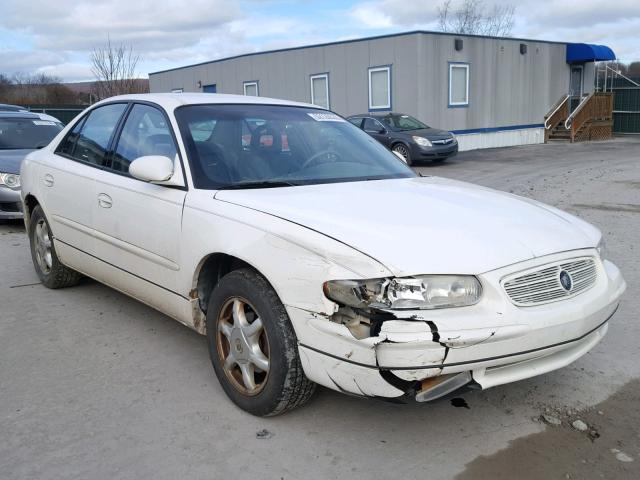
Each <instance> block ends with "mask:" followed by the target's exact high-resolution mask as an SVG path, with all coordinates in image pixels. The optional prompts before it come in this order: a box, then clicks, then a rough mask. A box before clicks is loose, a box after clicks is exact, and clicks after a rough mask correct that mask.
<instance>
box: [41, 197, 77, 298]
mask: <svg viewBox="0 0 640 480" xmlns="http://www.w3.org/2000/svg"><path fill="white" fill-rule="evenodd" d="M29 242H30V244H31V258H32V259H33V266H34V267H35V269H36V273H37V274H38V277H40V281H41V282H42V284H43V285H44V286H45V287H47V288H52V289H56V288H65V287H72V286H74V285H76V284H77V283H78V282H79V281H80V278H82V275H80V274H79V273H78V272H76V271H75V270H72V269H70V268H68V267H65V266H64V265H63V264H62V263H61V262H60V260H59V259H58V255H57V254H56V248H55V245H54V244H53V236H52V235H51V229H50V228H49V222H48V221H47V218H46V217H45V216H44V212H43V211H42V208H41V207H40V205H37V206H36V207H35V208H34V209H33V212H32V213H31V221H30V222H29Z"/></svg>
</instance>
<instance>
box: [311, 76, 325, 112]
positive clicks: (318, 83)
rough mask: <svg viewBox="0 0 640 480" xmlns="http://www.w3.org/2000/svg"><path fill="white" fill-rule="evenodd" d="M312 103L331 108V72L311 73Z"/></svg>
mask: <svg viewBox="0 0 640 480" xmlns="http://www.w3.org/2000/svg"><path fill="white" fill-rule="evenodd" d="M311 103H313V104H314V105H317V106H319V107H323V108H326V109H328V108H329V74H328V73H319V74H317V75H311Z"/></svg>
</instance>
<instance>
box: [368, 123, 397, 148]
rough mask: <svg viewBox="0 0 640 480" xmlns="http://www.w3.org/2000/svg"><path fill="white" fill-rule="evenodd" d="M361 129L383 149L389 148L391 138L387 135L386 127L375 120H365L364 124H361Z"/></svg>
mask: <svg viewBox="0 0 640 480" xmlns="http://www.w3.org/2000/svg"><path fill="white" fill-rule="evenodd" d="M362 129H363V130H364V131H365V132H367V133H368V134H369V135H371V136H372V137H373V138H375V139H376V140H378V141H379V142H380V143H381V144H383V145H384V146H385V147H390V146H391V137H390V136H389V135H387V129H386V127H385V126H384V125H382V124H381V123H380V122H379V121H378V120H376V119H375V118H371V117H367V118H365V119H364V123H363V124H362Z"/></svg>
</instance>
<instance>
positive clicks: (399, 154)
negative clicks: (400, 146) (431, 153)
mask: <svg viewBox="0 0 640 480" xmlns="http://www.w3.org/2000/svg"><path fill="white" fill-rule="evenodd" d="M391 153H393V154H394V155H395V156H396V157H398V158H399V159H400V160H402V161H403V162H404V163H407V159H406V158H404V157H403V156H402V154H401V153H398V152H396V151H393V150H392V151H391Z"/></svg>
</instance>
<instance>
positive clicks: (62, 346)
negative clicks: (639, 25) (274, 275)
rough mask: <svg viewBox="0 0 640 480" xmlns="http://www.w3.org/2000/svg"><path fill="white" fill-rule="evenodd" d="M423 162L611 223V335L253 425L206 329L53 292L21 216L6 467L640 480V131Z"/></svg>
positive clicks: (123, 301) (16, 472)
mask: <svg viewBox="0 0 640 480" xmlns="http://www.w3.org/2000/svg"><path fill="white" fill-rule="evenodd" d="M417 170H419V171H420V172H421V173H423V174H425V175H439V176H445V177H451V178H456V179H461V180H467V181H471V182H475V183H479V184H482V185H486V186H489V187H494V188H498V189H501V190H505V191H510V192H513V193H516V194H518V195H524V196H527V197H532V198H535V199H537V200H541V201H543V202H547V203H549V204H552V205H555V206H558V207H560V208H563V209H565V210H568V211H570V212H572V213H574V214H577V215H578V216H580V217H582V218H584V219H586V220H588V221H590V222H593V223H594V224H596V225H598V226H599V227H600V228H601V229H602V230H603V232H604V233H605V235H606V238H607V242H608V247H609V251H610V258H611V259H612V260H613V261H614V262H616V263H617V264H618V265H619V266H620V267H621V269H622V271H623V273H624V275H625V277H626V279H627V282H628V286H629V288H628V291H627V294H626V296H625V298H624V300H623V302H622V304H621V306H620V309H619V311H618V313H617V314H616V316H615V317H614V319H613V320H612V323H611V327H610V329H609V333H608V335H607V337H606V338H605V339H604V340H603V341H602V342H601V343H600V344H599V345H597V346H596V348H594V350H593V351H592V352H590V353H589V354H588V355H586V356H584V357H583V358H581V359H580V360H578V361H577V362H575V363H574V364H572V365H571V366H569V367H567V368H565V369H562V370H560V371H556V372H552V373H550V374H547V375H544V376H541V377H538V378H533V379H529V380H525V381H521V382H518V383H515V384H511V385H505V386H501V387H496V388H494V389H490V390H486V391H482V392H472V393H466V394H465V395H464V396H463V399H457V400H456V401H454V402H452V401H451V400H450V399H446V400H442V401H438V402H435V403H432V404H422V405H420V404H413V405H392V404H387V403H382V402H378V401H372V400H364V399H358V398H352V397H347V396H345V395H341V394H339V393H336V392H332V391H329V390H325V389H320V391H319V392H318V393H317V394H316V396H315V397H314V398H313V399H312V401H311V402H310V403H309V404H308V405H307V406H306V407H304V408H302V409H299V410H296V411H294V412H291V413H290V414H287V415H284V416H281V417H276V418H271V419H261V418H255V417H252V416H250V415H248V414H245V413H243V412H242V411H240V410H238V409H237V408H235V407H234V406H233V405H232V404H231V403H230V402H229V401H228V400H227V398H226V397H225V395H224V393H223V391H222V389H221V387H220V386H219V384H218V383H217V380H216V378H215V376H214V374H213V370H212V368H211V366H210V363H209V359H208V354H207V349H206V344H205V339H204V338H203V337H200V336H199V335H197V334H196V333H194V332H192V331H191V330H188V329H187V328H185V327H182V326H181V325H179V324H178V323H177V322H175V321H173V320H171V319H169V318H167V317H165V316H163V315H162V314H160V313H158V312H156V311H154V310H151V309H149V308H148V307H146V306H144V305H142V304H140V303H138V302H136V301H133V300H131V299H129V298H127V297H125V296H123V295H121V294H120V293H118V292H116V291H114V290H111V289H109V288H107V287H105V286H102V285H100V284H98V283H96V282H93V281H90V280H86V281H84V282H83V283H82V284H81V285H79V286H77V287H74V288H70V289H66V290H59V291H51V290H47V289H45V288H44V287H42V286H40V285H39V284H38V283H37V277H36V275H35V273H34V271H33V267H32V265H31V259H30V256H29V250H28V241H27V238H26V236H25V234H24V229H23V227H22V226H21V225H20V224H19V223H10V224H4V225H0V262H1V264H2V266H3V268H2V272H3V274H2V275H1V276H0V305H1V307H2V310H1V311H2V314H1V317H0V435H1V437H0V439H1V440H2V441H1V442H0V472H1V473H0V476H1V478H3V479H5V478H6V479H33V478H38V479H61V478H64V479H86V478H91V479H103V478H104V479H107V478H108V479H140V478H154V479H156V480H159V479H175V478H194V479H199V478H207V479H209V478H213V479H215V478H228V477H230V478H238V479H240V478H260V479H262V478H268V479H271V478H273V479H280V478H284V479H295V478H304V479H315V478H318V479H332V478H349V479H360V478H367V479H368V478H392V477H406V478H429V479H445V478H453V477H455V476H457V475H458V476H459V478H464V479H467V478H495V479H499V478H520V479H526V478H545V479H547V478H559V479H565V478H581V479H583V478H586V479H588V478H615V479H620V478H630V479H631V478H633V479H637V478H640V432H639V429H640V411H639V409H638V408H637V405H638V404H639V400H640V398H639V397H640V382H639V381H638V379H640V363H639V362H638V361H637V359H638V358H639V357H638V354H639V353H640V347H639V345H640V343H639V342H638V338H639V333H640V324H639V323H638V322H637V312H638V310H639V307H640V287H639V286H640V278H639V277H640V273H639V271H640V269H639V267H640V254H639V252H638V248H637V246H636V245H637V240H638V238H640V139H634V138H625V139H619V140H614V141H608V142H594V143H583V144H574V145H570V144H551V145H537V146H529V147H517V148H505V149H495V150H484V151H476V152H465V153H461V154H460V155H459V156H458V157H456V158H455V159H452V160H451V161H449V162H447V163H445V164H443V165H438V166H433V167H431V166H424V167H419V168H418V169H417ZM426 215H428V212H426ZM456 406H466V407H468V408H456ZM541 415H546V416H547V418H552V419H555V420H559V421H560V425H559V426H553V425H549V424H548V423H547V421H545V420H543V419H541ZM576 420H582V421H583V422H585V423H586V424H587V426H588V429H587V431H578V430H576V429H575V428H574V427H572V426H571V423H573V422H575V421H576ZM556 423H557V422H556ZM629 460H631V461H629Z"/></svg>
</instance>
